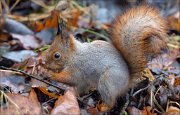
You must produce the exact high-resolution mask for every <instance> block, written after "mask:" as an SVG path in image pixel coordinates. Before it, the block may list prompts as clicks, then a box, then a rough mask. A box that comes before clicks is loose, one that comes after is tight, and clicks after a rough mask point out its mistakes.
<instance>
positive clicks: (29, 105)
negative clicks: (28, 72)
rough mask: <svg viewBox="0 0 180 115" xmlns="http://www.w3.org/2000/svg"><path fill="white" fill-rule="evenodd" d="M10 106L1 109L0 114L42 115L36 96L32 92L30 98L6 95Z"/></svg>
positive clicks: (11, 94)
mask: <svg viewBox="0 0 180 115" xmlns="http://www.w3.org/2000/svg"><path fill="white" fill-rule="evenodd" d="M5 98H6V100H7V101H8V102H7V103H8V105H6V106H5V105H4V106H2V107H1V109H0V113H8V114H28V115H40V114H41V106H40V104H39V102H38V100H37V96H36V94H35V93H34V92H33V91H32V93H31V95H30V98H28V97H25V96H22V95H19V94H13V93H7V94H5Z"/></svg>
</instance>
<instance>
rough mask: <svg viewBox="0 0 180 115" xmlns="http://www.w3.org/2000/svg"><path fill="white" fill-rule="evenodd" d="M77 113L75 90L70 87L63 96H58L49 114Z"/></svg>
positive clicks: (78, 111)
mask: <svg viewBox="0 0 180 115" xmlns="http://www.w3.org/2000/svg"><path fill="white" fill-rule="evenodd" d="M62 114H63V115H64V114H65V115H71V114H74V115H79V114H80V109H79V105H78V102H77V99H76V95H75V90H74V89H73V88H71V89H70V90H68V91H67V92H66V93H65V94H64V96H62V97H59V99H58V100H57V101H56V103H55V107H54V108H53V110H52V111H51V115H62Z"/></svg>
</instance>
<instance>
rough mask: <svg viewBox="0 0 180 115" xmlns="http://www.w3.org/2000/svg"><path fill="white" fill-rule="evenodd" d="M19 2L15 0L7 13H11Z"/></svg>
mask: <svg viewBox="0 0 180 115" xmlns="http://www.w3.org/2000/svg"><path fill="white" fill-rule="evenodd" d="M19 2H20V0H16V2H15V3H14V4H13V6H12V7H11V8H10V10H9V12H8V14H9V13H11V11H12V10H13V9H14V7H15V6H16V5H17V4H18V3H19Z"/></svg>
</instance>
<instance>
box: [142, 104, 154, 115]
mask: <svg viewBox="0 0 180 115" xmlns="http://www.w3.org/2000/svg"><path fill="white" fill-rule="evenodd" d="M141 112H142V114H141V115H153V113H151V107H150V106H147V107H144V109H143V110H142V111H141Z"/></svg>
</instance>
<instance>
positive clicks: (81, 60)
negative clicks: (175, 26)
mask: <svg viewBox="0 0 180 115" xmlns="http://www.w3.org/2000/svg"><path fill="white" fill-rule="evenodd" d="M60 28H61V29H62V30H61V33H58V35H57V36H56V38H55V40H54V41H53V43H52V45H51V47H50V48H49V49H47V51H45V52H44V53H43V54H42V56H43V58H42V59H43V60H42V61H43V63H44V67H45V68H47V69H49V70H51V71H53V74H52V76H51V78H52V79H54V80H57V81H58V82H62V83H65V84H69V85H71V86H75V87H76V89H77V91H78V93H79V94H83V93H85V92H86V91H88V90H89V89H91V88H96V89H97V90H98V92H99V93H100V95H101V98H102V100H103V101H104V102H105V103H106V104H107V105H109V106H111V107H112V106H114V104H115V102H116V99H117V98H118V97H119V96H122V95H123V94H125V93H127V91H128V90H129V89H130V88H131V87H133V84H134V83H135V79H137V78H139V77H140V75H141V72H142V71H143V70H144V68H145V67H146V64H147V62H148V60H149V59H151V58H152V57H154V56H156V55H157V54H159V53H160V51H161V49H164V48H166V39H167V34H166V33H167V27H166V21H165V20H164V19H163V18H162V17H161V16H160V13H159V11H158V10H157V9H156V8H153V7H150V6H148V5H145V6H138V7H135V8H131V9H129V10H127V11H126V12H124V13H123V14H122V15H120V16H118V17H117V18H115V20H114V21H113V23H112V28H111V30H110V35H111V40H112V42H106V41H100V40H98V41H93V42H91V43H81V42H79V41H78V40H76V39H75V38H74V36H73V35H71V34H70V33H69V32H68V29H66V28H63V27H60Z"/></svg>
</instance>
